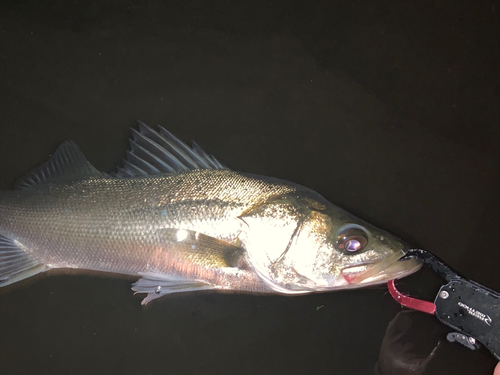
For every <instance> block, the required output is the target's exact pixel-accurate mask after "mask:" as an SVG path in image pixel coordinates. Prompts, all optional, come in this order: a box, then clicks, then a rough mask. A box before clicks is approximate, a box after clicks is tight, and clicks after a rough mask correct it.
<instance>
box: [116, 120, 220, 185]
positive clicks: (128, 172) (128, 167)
mask: <svg viewBox="0 0 500 375" xmlns="http://www.w3.org/2000/svg"><path fill="white" fill-rule="evenodd" d="M158 130H159V132H158V131H156V130H153V129H152V128H150V127H149V126H147V125H146V124H144V123H142V122H139V130H138V131H137V130H135V129H132V139H130V146H131V150H130V151H127V156H126V157H125V158H124V159H123V167H122V168H118V171H117V172H116V173H115V176H116V177H122V178H123V177H125V178H126V177H139V176H147V175H155V174H160V173H172V172H183V171H190V170H195V169H227V168H226V167H225V166H223V165H222V164H221V163H219V162H218V161H217V159H215V158H214V157H213V156H211V155H209V154H207V153H206V152H205V151H203V150H202V149H201V148H200V147H199V146H198V145H197V144H196V143H194V142H193V147H192V148H191V147H189V146H187V145H186V144H185V143H184V142H182V141H181V140H179V139H178V138H176V137H175V136H174V135H172V134H171V133H170V132H168V131H167V130H165V129H164V128H162V127H161V126H158Z"/></svg>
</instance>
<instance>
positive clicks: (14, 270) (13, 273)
mask: <svg viewBox="0 0 500 375" xmlns="http://www.w3.org/2000/svg"><path fill="white" fill-rule="evenodd" d="M48 269H49V267H47V266H46V265H45V264H43V263H40V262H38V261H37V260H36V259H33V258H32V257H30V256H29V255H28V254H26V252H25V251H24V250H23V249H22V248H21V247H20V245H19V244H18V243H17V242H16V241H14V240H12V239H10V238H7V237H4V236H0V287H2V286H6V285H10V284H12V283H15V282H16V281H20V280H23V279H26V278H28V277H31V276H34V275H36V274H37V273H40V272H43V271H46V270H48Z"/></svg>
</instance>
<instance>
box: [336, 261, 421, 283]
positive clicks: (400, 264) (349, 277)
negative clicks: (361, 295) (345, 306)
mask: <svg viewBox="0 0 500 375" xmlns="http://www.w3.org/2000/svg"><path fill="white" fill-rule="evenodd" d="M421 267H422V262H420V261H419V260H416V259H408V260H404V261H396V262H393V263H391V264H390V265H389V266H388V267H386V268H384V269H383V270H381V271H380V272H378V273H376V274H375V275H373V276H370V277H367V278H360V277H359V275H362V274H363V273H364V272H366V271H367V270H368V269H369V268H370V265H361V266H357V267H350V268H348V269H344V270H343V271H342V276H343V278H344V281H345V284H343V285H342V286H339V288H361V287H365V286H370V285H378V284H384V283H386V282H387V281H389V280H393V279H401V278H403V277H406V276H409V275H411V274H412V273H415V272H417V271H418V270H419V269H420V268H421Z"/></svg>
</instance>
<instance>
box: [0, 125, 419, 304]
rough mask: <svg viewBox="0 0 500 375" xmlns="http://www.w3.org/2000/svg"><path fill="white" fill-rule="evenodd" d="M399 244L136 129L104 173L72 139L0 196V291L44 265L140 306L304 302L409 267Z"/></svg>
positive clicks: (266, 180)
mask: <svg viewBox="0 0 500 375" xmlns="http://www.w3.org/2000/svg"><path fill="white" fill-rule="evenodd" d="M408 249H409V246H408V245H407V244H406V243H405V242H403V241H402V240H400V239H399V238H397V237H395V236H393V235H391V234H389V233H387V232H385V231H383V230H381V229H378V228H376V227H375V226H372V225H370V224H369V223H367V222H365V221H363V220H361V219H359V218H357V217H355V216H354V215H352V214H350V213H349V212H347V211H345V210H343V209H342V208H340V207H338V206H336V205H334V204H332V203H330V202H329V201H328V200H326V199H325V198H323V196H321V195H320V194H319V193H317V192H315V191H313V190H311V189H309V188H306V187H304V186H301V185H298V184H295V183H293V182H288V181H284V180H281V179H278V178H273V177H266V176H260V175H255V174H250V173H243V172H236V171H233V170H230V169H229V168H228V167H226V166H225V165H223V164H222V163H220V162H219V161H218V160H217V159H216V158H215V157H214V156H212V155H210V154H208V153H207V152H205V151H204V150H203V149H202V148H201V147H200V146H198V144H196V143H195V142H193V144H192V146H191V147H190V146H188V145H187V144H185V143H184V142H182V141H181V140H179V139H178V138H177V137H175V136H174V135H173V134H171V133H170V132H169V131H167V130H166V129H165V128H163V127H161V126H158V128H156V129H153V128H151V127H149V126H147V125H146V124H144V123H142V122H139V124H138V130H137V129H134V128H132V137H131V139H130V150H128V151H127V152H126V156H125V157H124V159H123V160H122V164H121V166H120V167H118V168H117V169H116V170H115V171H114V172H111V173H106V172H101V171H99V170H97V169H96V168H95V167H94V166H93V165H92V164H91V163H89V162H88V161H87V159H86V158H85V156H84V155H83V153H82V152H81V151H80V149H79V148H78V146H77V145H76V144H75V143H74V142H72V141H65V142H63V143H62V144H61V145H60V146H59V147H58V148H57V150H56V151H55V153H54V154H53V155H52V156H51V157H50V159H49V160H48V161H46V162H45V163H43V164H42V165H40V166H39V167H37V168H35V169H34V170H32V171H31V172H29V173H27V174H26V175H25V176H24V177H22V178H20V179H19V180H18V182H17V183H16V184H15V187H14V189H13V190H3V191H0V286H1V287H5V286H8V285H10V284H13V283H15V282H18V281H20V280H23V279H26V278H28V277H31V276H34V275H36V274H39V273H41V272H45V271H48V270H51V269H64V268H70V269H82V270H91V271H101V272H108V273H113V274H122V275H133V276H136V277H138V281H137V282H135V283H134V284H132V290H133V291H134V292H135V293H142V294H145V295H146V296H145V298H144V299H143V300H142V304H147V303H148V302H150V301H152V300H154V299H156V298H159V297H162V296H165V295H168V294H172V293H179V292H194V291H202V290H221V291H230V292H242V293H257V294H282V295H302V294H307V293H313V292H328V291H333V290H339V289H349V288H360V287H365V286H369V285H377V284H382V283H385V282H387V281H389V280H391V279H394V278H401V277H404V276H407V275H409V274H411V273H413V272H415V271H417V270H418V269H419V268H420V266H421V263H420V262H419V261H417V260H415V259H408V260H400V259H401V258H402V257H403V256H404V255H405V253H406V252H407V251H408Z"/></svg>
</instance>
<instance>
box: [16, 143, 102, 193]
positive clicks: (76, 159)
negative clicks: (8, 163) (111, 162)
mask: <svg viewBox="0 0 500 375" xmlns="http://www.w3.org/2000/svg"><path fill="white" fill-rule="evenodd" d="M101 177H103V174H102V173H101V172H99V171H98V170H97V169H95V168H94V166H93V165H92V164H90V163H89V162H88V161H87V159H86V158H85V156H84V155H83V153H82V152H81V151H80V149H79V148H78V146H77V145H76V144H75V143H74V142H72V141H65V142H63V143H62V144H61V145H60V146H59V147H58V148H57V150H56V152H54V154H53V155H52V156H51V157H50V159H49V160H47V161H46V162H45V163H43V164H42V165H40V166H39V167H36V168H34V169H33V170H32V171H30V172H28V173H27V174H26V175H25V176H24V177H22V178H20V179H19V180H18V181H17V183H16V185H15V188H16V189H20V190H24V189H29V188H31V187H33V186H36V185H39V184H43V183H48V182H57V181H64V182H67V181H75V180H83V179H88V178H101Z"/></svg>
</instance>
